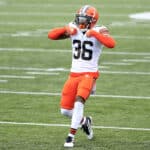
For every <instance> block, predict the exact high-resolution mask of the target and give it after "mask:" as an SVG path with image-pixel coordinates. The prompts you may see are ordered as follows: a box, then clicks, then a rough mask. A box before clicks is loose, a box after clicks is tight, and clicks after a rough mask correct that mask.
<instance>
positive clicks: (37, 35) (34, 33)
mask: <svg viewBox="0 0 150 150" xmlns="http://www.w3.org/2000/svg"><path fill="white" fill-rule="evenodd" d="M10 36H11V37H37V38H39V37H46V36H47V34H45V33H38V31H35V32H32V31H31V32H30V31H27V32H19V33H0V37H10ZM114 38H116V39H129V40H135V39H141V40H149V39H150V36H138V35H137V36H132V35H130V36H128V35H114Z"/></svg>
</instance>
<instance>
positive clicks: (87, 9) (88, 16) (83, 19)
mask: <svg viewBox="0 0 150 150" xmlns="http://www.w3.org/2000/svg"><path fill="white" fill-rule="evenodd" d="M98 19H99V13H98V11H97V10H96V8H94V7H93V6H90V5H85V6H83V7H81V8H80V9H79V10H78V11H77V14H76V16H75V23H76V25H77V26H78V27H79V28H80V29H81V30H82V31H83V32H84V31H86V30H88V29H90V28H92V27H94V26H95V24H96V22H97V20H98Z"/></svg>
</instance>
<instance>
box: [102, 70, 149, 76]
mask: <svg viewBox="0 0 150 150" xmlns="http://www.w3.org/2000/svg"><path fill="white" fill-rule="evenodd" d="M100 72H101V73H103V74H130V75H150V72H137V71H106V70H101V71H100Z"/></svg>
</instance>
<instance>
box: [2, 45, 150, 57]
mask: <svg viewBox="0 0 150 150" xmlns="http://www.w3.org/2000/svg"><path fill="white" fill-rule="evenodd" d="M1 51H2V52H3V51H4V52H7V51H8V52H11V51H18V52H35V53H37V52H50V53H51V52H62V53H71V52H72V51H71V49H70V50H66V49H44V48H9V47H8V48H5V47H0V52H1ZM128 51H130V50H128ZM102 54H107V55H137V56H141V55H146V56H148V55H150V52H124V51H120V52H117V51H103V52H102Z"/></svg>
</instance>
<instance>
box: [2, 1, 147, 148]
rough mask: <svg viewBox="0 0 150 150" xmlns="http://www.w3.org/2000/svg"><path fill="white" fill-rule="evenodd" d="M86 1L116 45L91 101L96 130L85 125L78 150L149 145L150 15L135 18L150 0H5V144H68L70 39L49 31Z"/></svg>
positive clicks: (88, 108)
mask: <svg viewBox="0 0 150 150" xmlns="http://www.w3.org/2000/svg"><path fill="white" fill-rule="evenodd" d="M85 4H90V5H93V6H95V7H96V8H97V9H98V11H99V12H100V19H99V22H98V24H99V25H105V26H107V27H108V28H109V30H110V33H111V35H113V36H114V38H115V39H116V41H117V46H116V48H115V49H106V48H104V50H103V53H102V55H101V58H100V71H101V76H100V78H99V79H98V81H97V91H96V95H95V96H91V97H90V98H89V100H88V101H87V103H86V105H85V115H91V116H92V117H93V121H94V124H93V125H94V132H95V137H94V139H93V140H91V141H88V140H87V139H86V136H85V135H84V134H83V133H82V131H80V129H79V131H78V133H77V135H76V139H75V140H76V143H75V147H74V148H73V149H74V150H149V149H150V67H149V66H150V21H146V20H135V19H131V18H129V15H130V14H134V13H141V12H148V11H150V1H149V0H143V1H141V0H132V1H130V0H111V1H110V0H105V1H98V0H82V1H80V0H75V1H73V0H69V1H65V0H57V1H56V0H20V1H19V0H0V150H64V149H65V148H64V147H63V144H64V141H65V138H66V136H67V134H68V131H69V125H70V120H68V118H65V117H64V116H62V115H61V114H60V110H59V100H60V92H61V89H62V86H63V84H64V82H65V80H66V79H67V77H68V73H69V69H70V64H71V44H70V40H63V41H50V40H49V39H48V38H47V33H48V31H49V30H50V29H51V28H53V27H59V26H64V25H66V24H67V23H69V22H70V21H72V20H73V19H74V14H75V12H76V10H78V9H79V8H80V7H81V6H82V5H85Z"/></svg>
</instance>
